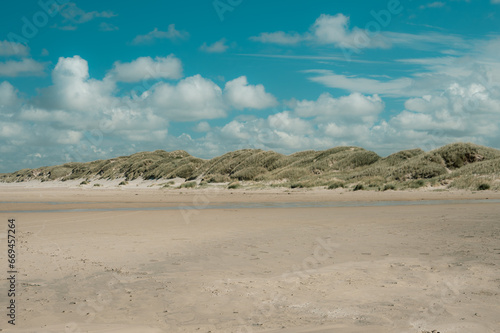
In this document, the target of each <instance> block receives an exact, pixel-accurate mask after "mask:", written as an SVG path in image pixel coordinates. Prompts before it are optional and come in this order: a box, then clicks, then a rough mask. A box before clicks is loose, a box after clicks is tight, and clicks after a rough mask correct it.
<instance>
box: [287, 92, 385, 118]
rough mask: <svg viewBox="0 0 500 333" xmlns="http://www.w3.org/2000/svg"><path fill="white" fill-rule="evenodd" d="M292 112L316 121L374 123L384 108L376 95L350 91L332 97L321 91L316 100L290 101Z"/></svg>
mask: <svg viewBox="0 0 500 333" xmlns="http://www.w3.org/2000/svg"><path fill="white" fill-rule="evenodd" d="M289 105H290V106H291V107H292V108H293V109H294V112H295V113H296V114H297V115H298V116H300V117H304V118H310V117H314V118H315V119H316V121H317V122H320V123H325V122H328V121H335V122H342V123H348V124H352V123H374V122H375V121H376V120H377V118H378V115H379V114H380V112H382V111H383V110H384V106H385V105H384V102H383V101H382V99H381V98H380V97H379V96H378V95H373V96H365V95H362V94H360V93H352V94H350V95H348V96H342V97H339V98H333V97H332V96H331V95H330V94H329V93H323V94H322V95H321V96H319V98H318V99H317V100H316V101H309V100H302V101H291V102H290V103H289Z"/></svg>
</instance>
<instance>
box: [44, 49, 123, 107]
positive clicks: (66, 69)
mask: <svg viewBox="0 0 500 333" xmlns="http://www.w3.org/2000/svg"><path fill="white" fill-rule="evenodd" d="M52 82H53V86H51V87H48V88H45V89H44V90H42V95H41V97H40V99H39V102H40V105H41V106H42V107H43V108H47V109H54V110H66V111H82V112H83V111H85V112H87V115H88V113H97V112H99V111H100V110H102V109H103V108H106V107H108V106H109V105H110V104H111V102H112V100H111V98H110V96H111V92H112V91H113V90H114V89H115V85H114V83H113V82H111V81H110V80H105V81H99V80H94V79H91V78H89V67H88V63H87V61H86V60H84V59H82V58H81V57H79V56H74V57H71V58H63V57H61V58H59V60H58V62H57V65H56V67H55V68H54V70H53V71H52Z"/></svg>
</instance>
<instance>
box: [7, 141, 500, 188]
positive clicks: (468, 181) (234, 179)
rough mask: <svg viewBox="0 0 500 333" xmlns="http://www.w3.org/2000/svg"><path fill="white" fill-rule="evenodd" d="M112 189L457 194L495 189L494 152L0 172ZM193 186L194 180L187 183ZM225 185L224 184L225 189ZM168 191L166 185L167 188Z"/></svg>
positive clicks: (121, 163)
mask: <svg viewBox="0 0 500 333" xmlns="http://www.w3.org/2000/svg"><path fill="white" fill-rule="evenodd" d="M120 178H124V180H123V181H122V182H121V183H120V185H125V184H127V182H128V181H130V180H134V179H138V178H142V179H152V180H159V179H174V178H183V179H185V180H186V182H185V183H182V184H181V185H180V187H182V188H194V187H198V186H197V183H199V184H200V185H199V186H200V187H203V186H209V185H210V184H212V183H225V184H226V186H227V187H228V188H238V187H241V186H247V184H254V183H261V184H265V185H267V186H281V187H289V188H309V187H315V186H323V187H325V188H328V189H336V188H347V189H351V190H383V191H387V190H396V189H406V188H409V189H416V188H421V187H425V186H440V187H443V186H444V187H449V188H459V189H472V190H485V189H492V190H498V189H500V150H497V149H492V148H488V147H483V146H478V145H475V144H469V143H454V144H450V145H446V146H443V147H441V148H438V149H435V150H433V151H430V152H424V151H423V150H421V149H411V150H404V151H400V152H397V153H394V154H392V155H389V156H387V157H385V158H382V157H380V156H378V155H377V154H376V153H374V152H371V151H368V150H365V149H363V148H359V147H335V148H332V149H328V150H324V151H314V150H309V151H302V152H298V153H294V154H291V155H283V154H279V153H276V152H273V151H263V150H260V149H243V150H238V151H234V152H229V153H226V154H224V155H222V156H218V157H215V158H213V159H210V160H203V159H200V158H196V157H193V156H191V155H189V154H188V153H187V152H185V151H182V150H178V151H173V152H166V151H163V150H157V151H154V152H141V153H137V154H133V155H130V156H121V157H117V158H112V159H109V160H99V161H93V162H88V163H76V162H71V163H66V164H63V165H58V166H50V167H42V168H37V169H23V170H19V171H16V172H13V173H10V174H0V181H2V182H22V181H28V180H40V181H51V180H61V181H66V180H73V179H78V180H80V179H82V180H83V181H82V182H81V185H84V184H89V183H90V181H89V180H91V179H92V180H99V179H109V180H112V179H120ZM194 180H196V181H194ZM227 184H229V185H227ZM172 185H173V183H172Z"/></svg>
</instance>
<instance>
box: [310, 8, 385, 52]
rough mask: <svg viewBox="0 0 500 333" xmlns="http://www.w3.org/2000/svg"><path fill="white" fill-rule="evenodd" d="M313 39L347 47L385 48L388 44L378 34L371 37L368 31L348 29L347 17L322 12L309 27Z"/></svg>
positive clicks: (355, 28) (322, 42)
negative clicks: (376, 36)
mask: <svg viewBox="0 0 500 333" xmlns="http://www.w3.org/2000/svg"><path fill="white" fill-rule="evenodd" d="M311 31H312V34H313V35H314V37H315V40H316V41H317V42H318V43H321V44H333V45H336V46H338V47H342V48H347V49H362V48H387V47H388V46H389V44H388V43H387V42H384V41H383V40H382V39H381V38H380V36H378V38H373V36H372V35H373V34H371V33H370V32H368V31H366V30H364V29H360V28H357V27H354V28H353V29H352V30H350V29H349V17H348V16H345V15H343V14H337V15H334V16H331V15H325V14H322V15H321V16H320V17H319V18H318V19H317V20H316V22H314V25H313V26H312V27H311Z"/></svg>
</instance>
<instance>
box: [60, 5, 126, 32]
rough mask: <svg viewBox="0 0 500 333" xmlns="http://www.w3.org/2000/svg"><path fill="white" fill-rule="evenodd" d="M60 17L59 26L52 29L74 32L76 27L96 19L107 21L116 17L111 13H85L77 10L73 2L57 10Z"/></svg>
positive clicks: (79, 9)
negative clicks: (61, 18)
mask: <svg viewBox="0 0 500 333" xmlns="http://www.w3.org/2000/svg"><path fill="white" fill-rule="evenodd" d="M59 12H60V14H61V16H62V17H63V20H62V23H61V24H54V25H52V28H56V29H59V30H66V31H71V30H76V29H77V28H78V25H80V24H83V23H86V22H90V21H92V20H94V19H96V18H103V19H108V18H112V17H115V16H118V15H117V14H116V13H114V12H112V11H107V10H106V11H95V10H94V11H89V12H87V11H85V10H83V9H81V8H79V7H78V6H77V5H76V4H75V3H74V2H68V3H66V4H64V5H62V6H61V7H60V9H59Z"/></svg>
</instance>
